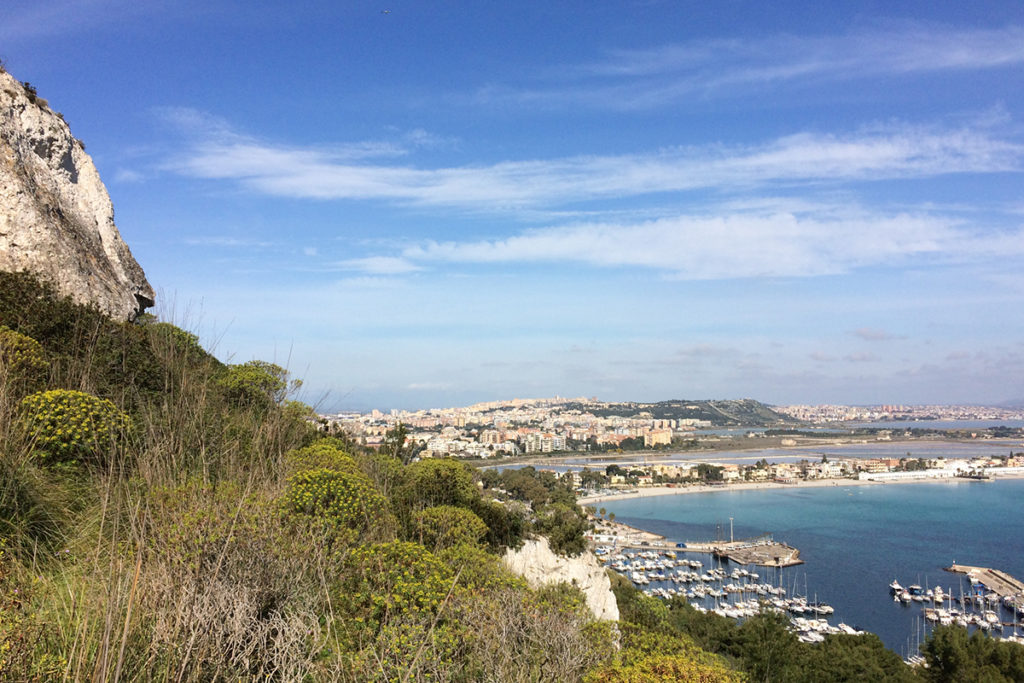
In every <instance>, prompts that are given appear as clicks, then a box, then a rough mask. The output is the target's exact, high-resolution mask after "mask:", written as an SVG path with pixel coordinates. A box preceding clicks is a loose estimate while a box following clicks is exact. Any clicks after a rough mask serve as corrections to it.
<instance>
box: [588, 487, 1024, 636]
mask: <svg viewBox="0 0 1024 683" xmlns="http://www.w3.org/2000/svg"><path fill="white" fill-rule="evenodd" d="M1021 500H1024V480H1022V479H1017V480H1004V481H998V480H997V481H990V482H949V483H947V482H943V483H935V484H932V483H928V484H920V483H915V484H887V485H879V486H836V487H827V488H806V489H801V488H792V489H789V488H787V489H768V490H754V491H718V492H714V493H706V494H688V495H680V496H660V497H652V498H637V499H633V500H622V501H609V502H606V503H603V504H602V506H603V507H604V508H606V509H607V510H608V511H609V512H614V513H615V516H616V520H617V521H621V522H625V523H627V524H630V525H633V526H636V527H639V528H643V529H647V530H650V531H654V532H657V533H660V534H664V535H665V536H667V537H668V538H669V539H670V540H672V541H687V540H693V541H699V540H711V539H715V538H728V537H729V518H730V517H732V518H733V533H734V535H735V538H737V539H738V538H744V537H752V536H756V535H758V534H761V533H764V532H770V533H772V534H773V535H774V537H775V539H776V540H778V541H783V542H785V543H788V544H790V545H792V546H795V547H796V548H798V549H799V550H800V557H801V558H802V559H803V560H804V561H805V564H803V565H800V566H797V567H791V568H787V569H784V570H781V572H778V573H776V571H777V570H772V571H771V572H770V574H769V570H766V569H763V568H760V569H758V570H757V571H759V572H761V573H762V576H768V575H770V576H771V578H772V580H773V582H775V583H777V584H778V583H781V585H785V586H788V587H793V588H795V589H796V590H797V592H798V593H801V594H802V593H804V590H805V588H804V587H805V586H806V591H807V593H808V594H809V595H810V596H811V597H813V596H815V595H816V596H817V598H818V599H819V600H821V601H823V602H827V603H829V604H831V605H832V606H833V607H835V610H836V611H835V614H834V615H833V616H832V617H831V618H830V622H831V623H833V624H835V623H839V622H841V621H842V622H846V623H848V624H850V625H853V626H856V627H858V628H861V629H865V630H868V631H871V632H873V633H877V634H878V635H879V637H881V639H882V641H883V642H884V643H885V644H886V646H888V647H889V648H891V649H893V650H895V651H896V652H898V653H900V654H901V655H905V654H906V652H907V650H908V644H912V643H914V642H915V641H916V640H917V638H918V633H919V632H920V631H921V630H922V628H923V626H922V624H921V621H922V620H921V618H920V615H921V608H920V606H919V605H918V604H917V603H911V606H907V607H904V606H901V605H900V604H897V603H894V602H893V600H892V597H891V595H890V594H889V590H888V585H889V582H891V581H892V580H893V578H896V579H898V580H899V582H900V583H902V584H903V585H904V586H906V585H908V584H911V583H917V584H920V585H921V586H928V587H934V586H935V585H936V584H938V585H941V586H942V587H943V588H944V589H945V590H946V591H947V592H949V591H950V590H951V591H952V592H953V594H954V595H959V594H960V586H961V581H963V586H964V590H965V592H966V589H967V583H966V578H965V577H961V576H960V575H958V574H951V573H948V572H945V571H943V570H942V568H943V567H947V566H949V565H951V564H953V563H954V562H956V563H958V564H966V565H974V566H984V567H994V568H997V569H1001V570H1003V571H1005V572H1008V573H1009V574H1011V575H1012V576H1015V577H1017V578H1019V579H1024V515H1021V514H1019V512H1018V510H1019V506H1020V501H1021ZM1005 618H1007V619H1010V618H1012V617H1010V616H1009V612H1007V613H1006V615H1005Z"/></svg>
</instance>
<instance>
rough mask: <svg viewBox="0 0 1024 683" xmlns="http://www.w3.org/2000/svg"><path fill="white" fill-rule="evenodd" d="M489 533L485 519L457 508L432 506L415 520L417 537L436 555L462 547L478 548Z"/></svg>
mask: <svg viewBox="0 0 1024 683" xmlns="http://www.w3.org/2000/svg"><path fill="white" fill-rule="evenodd" d="M486 534H487V525H486V524H484V521H483V520H482V519H480V518H479V517H478V516H477V515H475V514H473V513H472V512H470V511H469V510H466V509H465V508H458V507H455V506H454V505H437V506H434V507H429V508H426V509H425V510H422V511H420V512H418V513H416V515H415V516H414V517H413V536H414V537H415V538H416V540H418V541H419V542H420V543H422V544H423V545H425V546H426V547H428V548H430V549H432V550H434V551H435V552H436V551H438V550H443V549H445V548H450V547H452V546H456V545H461V544H465V545H477V544H478V543H480V541H481V539H483V537H484V536H485V535H486Z"/></svg>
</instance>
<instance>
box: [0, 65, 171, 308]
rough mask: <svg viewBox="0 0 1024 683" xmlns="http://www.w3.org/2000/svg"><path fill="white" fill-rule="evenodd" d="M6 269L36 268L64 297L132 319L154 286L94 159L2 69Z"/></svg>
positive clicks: (0, 257) (2, 250) (1, 233)
mask: <svg viewBox="0 0 1024 683" xmlns="http://www.w3.org/2000/svg"><path fill="white" fill-rule="evenodd" d="M0 270H5V271H9V272H17V271H29V272H31V273H35V274H36V275H38V276H40V277H42V278H43V279H46V280H49V281H51V282H53V283H54V284H55V285H56V286H57V289H58V290H59V291H60V293H61V294H66V295H69V296H71V297H72V298H73V299H74V300H75V301H78V302H80V303H86V304H88V303H95V304H96V305H97V306H98V307H99V308H100V310H102V311H104V312H106V313H107V314H108V315H110V316H112V317H115V318H119V319H122V320H128V319H130V318H133V317H134V316H135V315H137V314H138V313H140V312H141V311H142V310H144V309H145V308H147V307H149V306H152V305H153V288H152V287H151V286H150V285H149V282H147V281H146V275H145V273H143V272H142V267H141V266H140V265H139V264H138V263H137V262H136V261H135V259H134V258H133V257H132V254H131V251H129V250H128V245H126V244H125V243H124V241H123V240H122V239H121V235H120V234H119V233H118V231H117V227H115V226H114V208H113V206H112V205H111V203H110V196H109V195H108V194H107V189H106V187H104V186H103V182H102V181H101V180H100V176H99V172H98V171H97V170H96V166H94V165H93V163H92V159H91V158H90V157H89V155H88V154H86V153H85V149H84V148H83V146H82V143H81V142H79V141H78V140H76V139H75V138H74V136H72V135H71V131H70V129H68V125H67V124H66V123H64V120H63V119H62V118H61V117H59V116H58V115H57V114H55V113H54V112H53V111H51V110H50V109H49V107H47V106H46V105H45V104H44V103H43V101H42V100H39V99H38V98H36V97H35V95H34V94H32V93H29V92H28V91H27V90H26V89H25V88H24V86H22V84H21V83H20V82H18V81H17V80H16V79H15V78H14V77H13V76H11V75H10V74H8V73H6V72H5V71H0Z"/></svg>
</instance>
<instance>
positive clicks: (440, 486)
mask: <svg viewBox="0 0 1024 683" xmlns="http://www.w3.org/2000/svg"><path fill="white" fill-rule="evenodd" d="M406 479H407V482H406V485H405V490H404V492H403V493H404V498H405V499H406V502H407V503H408V504H409V507H410V509H413V510H416V509H422V508H425V507H433V506H435V505H455V506H458V507H469V506H470V505H472V504H473V503H474V502H476V501H477V500H478V499H479V498H480V493H479V492H478V491H477V488H476V485H475V484H474V483H473V472H472V470H471V469H470V468H469V466H468V465H466V464H465V463H461V462H459V461H458V460H452V459H449V458H444V459H429V460H421V461H419V462H416V463H413V464H412V465H409V467H408V468H407V470H406Z"/></svg>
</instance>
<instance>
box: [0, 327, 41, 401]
mask: <svg viewBox="0 0 1024 683" xmlns="http://www.w3.org/2000/svg"><path fill="white" fill-rule="evenodd" d="M49 372H50V363H49V361H47V360H46V357H45V355H44V353H43V347H42V346H40V345H39V342H37V341H36V340H35V339H33V338H32V337H28V336H25V335H24V334H21V333H19V332H15V331H14V330H12V329H10V328H8V327H4V326H2V325H0V381H4V382H6V384H7V387H8V389H9V390H10V389H13V390H14V393H15V395H16V396H18V397H19V398H20V397H21V396H24V395H25V394H27V393H31V392H33V391H36V390H38V389H40V388H42V386H43V384H44V383H45V382H46V377H47V375H48V374H49Z"/></svg>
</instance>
